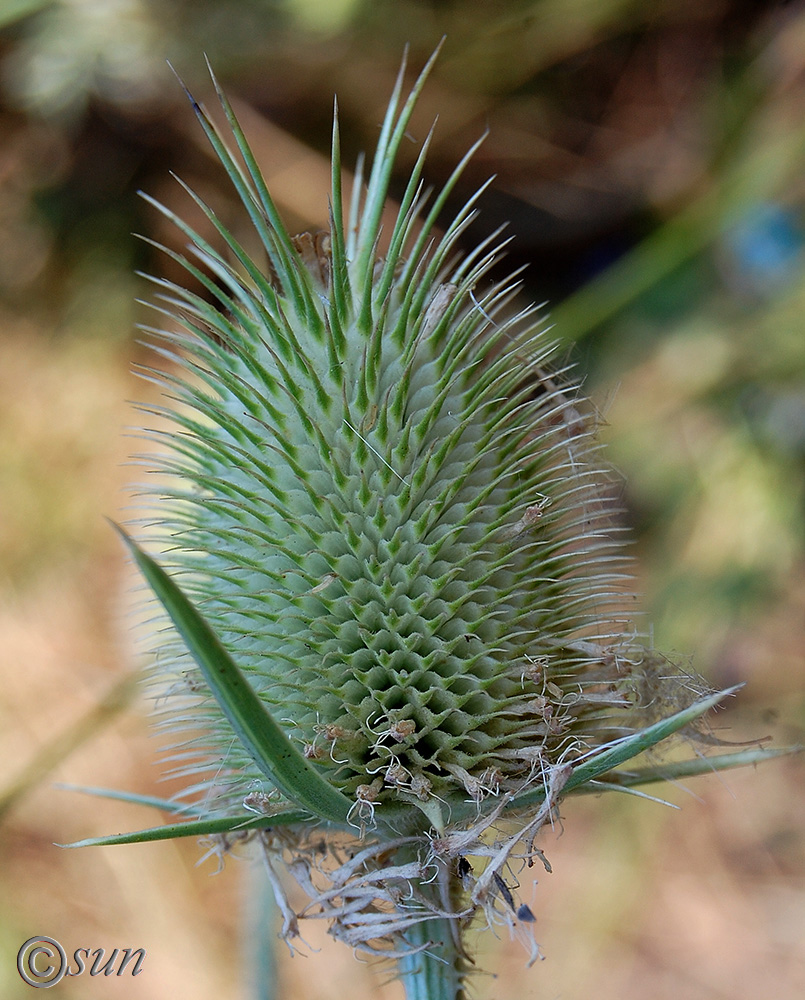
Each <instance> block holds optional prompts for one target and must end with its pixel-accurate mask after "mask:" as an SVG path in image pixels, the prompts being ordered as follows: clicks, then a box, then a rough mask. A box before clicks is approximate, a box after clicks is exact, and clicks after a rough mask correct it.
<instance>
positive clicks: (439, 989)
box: [398, 918, 465, 1000]
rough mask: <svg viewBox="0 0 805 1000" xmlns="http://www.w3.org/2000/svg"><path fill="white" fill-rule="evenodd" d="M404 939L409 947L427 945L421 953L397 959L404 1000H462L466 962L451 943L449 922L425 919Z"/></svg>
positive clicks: (457, 948) (439, 919)
mask: <svg viewBox="0 0 805 1000" xmlns="http://www.w3.org/2000/svg"><path fill="white" fill-rule="evenodd" d="M405 938H406V941H407V943H408V944H409V945H410V946H411V947H412V948H416V947H418V946H420V945H424V944H427V945H428V947H427V949H426V950H424V951H420V952H418V953H417V954H415V955H407V956H404V957H403V958H400V959H398V969H399V972H400V979H401V980H402V983H403V986H404V987H405V1000H462V998H463V997H464V988H463V982H464V972H463V970H464V968H465V960H464V958H463V955H462V953H461V949H460V948H459V947H458V946H457V944H456V942H455V941H454V940H453V935H452V933H451V928H450V921H449V920H447V919H446V918H434V919H433V920H424V921H423V922H422V923H421V924H415V925H414V926H413V927H412V928H411V929H410V930H408V931H407V932H406V935H405Z"/></svg>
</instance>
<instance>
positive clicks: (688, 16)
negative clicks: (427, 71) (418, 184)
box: [0, 0, 805, 692]
mask: <svg viewBox="0 0 805 1000" xmlns="http://www.w3.org/2000/svg"><path fill="white" fill-rule="evenodd" d="M0 28H3V30H2V32H0V73H2V77H1V79H2V92H0V101H1V103H0V132H1V133H2V138H3V141H2V153H0V176H2V177H3V185H4V197H3V200H2V205H0V233H1V234H2V239H0V300H2V302H3V303H4V308H5V309H6V310H7V312H8V314H9V315H27V316H29V317H35V318H36V320H37V322H39V323H41V325H42V328H43V329H47V330H48V331H51V332H50V333H49V335H51V336H53V335H54V333H53V331H55V336H61V337H69V338H89V339H90V340H91V339H93V338H96V339H103V340H106V339H107V338H113V339H114V338H116V339H118V340H119V341H120V342H121V343H125V342H127V340H128V338H130V337H133V333H132V330H133V326H134V322H135V320H136V319H137V318H139V315H140V314H139V313H137V312H136V311H135V307H134V305H133V303H134V300H135V298H136V296H137V294H139V293H140V292H141V288H140V285H139V284H138V281H137V279H136V278H135V277H134V271H135V269H136V268H144V269H146V270H148V271H151V272H156V273H160V274H161V273H164V271H165V268H166V267H167V262H166V261H165V260H164V259H162V258H160V256H159V255H158V254H156V253H154V252H153V251H152V250H151V249H150V248H149V247H148V246H147V245H145V244H142V243H139V242H138V241H136V240H135V239H134V238H133V237H132V236H131V233H132V232H133V231H136V232H140V233H142V234H144V235H145V236H148V237H150V238H154V239H158V240H163V241H169V240H171V239H174V238H175V237H174V236H173V235H171V234H169V233H166V232H163V231H162V229H161V228H160V224H159V223H158V221H157V219H156V217H155V215H153V214H152V213H151V212H150V211H149V210H148V209H147V206H146V205H145V204H144V203H143V202H142V201H141V200H140V199H138V197H137V194H136V192H137V190H138V189H139V188H143V189H146V190H148V191H149V192H151V193H154V194H156V195H157V196H158V197H160V198H161V199H163V200H166V201H168V202H171V203H173V202H172V200H173V199H179V198H180V194H179V191H178V188H177V187H176V186H175V185H173V186H172V185H171V183H170V181H169V179H168V171H169V170H174V171H176V172H177V173H178V174H179V175H180V176H182V177H183V178H184V179H185V180H187V181H188V182H190V183H191V184H192V185H193V186H194V187H195V188H196V189H197V190H200V191H201V192H202V193H203V194H204V196H205V197H207V198H208V199H209V200H211V201H212V202H213V203H214V204H215V205H216V206H217V207H219V208H220V209H221V211H223V212H224V213H226V212H227V211H228V209H229V207H230V204H229V201H228V197H229V196H228V194H227V193H226V191H225V185H224V184H223V180H222V178H221V177H220V176H219V175H218V173H217V172H216V170H215V168H214V165H213V163H212V161H211V159H210V158H209V156H208V154H207V153H206V151H205V150H204V147H203V142H202V141H200V139H199V137H198V136H197V135H196V134H195V132H194V131H193V128H194V125H193V122H192V121H191V117H192V116H191V115H190V113H189V109H188V107H187V104H186V102H185V99H184V96H183V94H182V92H181V88H180V87H179V86H178V84H177V83H176V81H175V79H174V77H173V76H172V75H171V73H170V70H169V69H168V67H167V61H168V60H170V62H171V63H172V64H173V65H174V66H175V67H176V69H177V71H178V72H179V73H180V75H181V76H182V77H183V79H184V80H185V81H186V82H187V83H188V85H189V86H190V87H191V89H193V90H194V92H197V93H198V94H199V96H201V97H202V98H203V97H204V95H209V93H210V85H209V80H208V77H207V75H206V69H205V66H204V59H203V54H204V53H206V54H207V55H208V57H209V59H210V61H211V63H212V64H213V65H214V67H215V70H216V73H217V74H218V75H219V77H220V79H221V81H222V83H223V85H224V87H225V88H226V89H227V91H228V92H229V93H230V94H232V95H233V96H235V97H239V98H240V100H241V102H242V106H244V107H246V106H247V107H248V108H249V109H251V111H252V112H253V113H255V115H256V116H257V117H255V121H256V122H258V123H263V124H264V125H265V127H266V128H267V129H268V131H267V132H266V135H265V137H264V139H263V140H261V142H259V143H258V145H259V146H260V147H261V150H262V152H263V154H264V156H265V161H266V166H267V173H268V174H269V180H270V181H271V178H272V170H273V171H274V172H275V173H276V175H277V177H281V175H282V170H283V169H284V170H286V172H287V171H288V170H290V171H291V175H292V182H294V183H295V184H296V189H297V194H298V197H296V198H295V199H294V201H293V205H292V206H286V207H287V208H288V211H290V212H291V213H292V214H293V215H294V219H296V218H297V217H298V221H299V228H300V229H301V228H304V227H305V226H306V225H315V224H316V221H317V220H319V219H321V218H322V215H323V209H324V207H325V206H326V202H325V191H324V190H323V189H322V190H319V191H318V193H317V194H314V195H312V196H311V197H310V199H308V200H307V201H306V200H305V199H306V198H307V195H306V193H305V191H303V178H304V176H306V173H305V171H306V170H307V168H308V167H310V168H311V169H313V168H314V167H316V165H317V164H318V165H320V160H321V156H322V155H326V151H327V145H328V138H329V116H330V111H331V101H332V94H333V92H337V93H338V96H339V107H340V115H341V121H342V129H343V147H344V151H345V160H346V162H351V161H354V158H355V156H356V155H357V153H358V152H359V151H360V150H361V149H365V148H369V147H371V146H372V145H373V143H374V138H375V135H376V129H377V125H378V121H379V114H380V109H381V108H382V106H383V103H384V101H385V98H386V95H387V93H388V90H389V88H390V86H391V81H392V79H393V76H394V74H395V73H396V70H397V67H398V64H399V60H400V57H401V53H402V51H403V48H404V46H405V45H406V44H410V48H411V55H410V60H411V62H412V64H414V65H416V66H418V65H420V64H421V63H422V62H423V61H424V58H425V57H426V55H427V54H429V52H430V51H431V50H432V49H433V47H434V46H435V44H436V42H437V41H438V39H439V38H440V37H441V35H442V34H446V35H447V39H448V40H447V44H446V47H445V50H444V55H443V57H442V59H441V61H440V64H439V66H438V67H437V73H436V78H435V81H434V82H433V84H432V85H431V87H430V88H429V91H428V93H426V95H425V101H424V104H425V110H424V112H423V114H421V116H420V118H419V119H418V125H417V128H418V132H417V136H416V138H417V139H421V138H422V137H423V136H424V133H425V130H426V128H427V127H428V125H429V124H430V121H429V120H428V118H429V117H430V118H431V119H432V118H433V117H434V116H435V115H436V114H437V113H438V115H439V116H440V122H439V126H438V129H437V133H436V139H435V142H434V146H433V150H432V155H431V157H430V168H429V169H430V175H431V177H432V179H433V180H434V182H436V183H438V182H439V180H443V179H444V176H445V174H446V173H447V171H448V170H450V169H451V167H452V165H453V164H454V163H455V162H456V160H457V159H458V158H459V157H460V155H461V154H462V153H463V151H464V150H465V149H466V147H467V146H468V145H469V144H470V143H471V141H472V140H474V139H475V138H476V137H477V135H478V134H479V133H480V132H482V131H483V130H484V129H485V128H486V127H487V126H488V127H489V129H490V136H489V138H488V139H487V142H486V143H485V145H484V147H483V149H482V151H481V153H480V155H479V156H478V157H477V159H476V161H475V164H474V166H473V167H472V168H471V170H470V171H469V174H468V177H467V181H466V185H467V186H465V188H464V189H463V190H462V192H460V195H461V194H463V195H464V196H466V195H467V194H468V193H469V191H470V187H471V185H472V184H477V183H479V182H480V181H482V180H483V179H485V178H486V176H488V175H489V174H490V173H495V174H496V175H497V179H496V181H495V183H494V185H493V187H492V189H491V190H490V192H489V193H488V194H487V195H486V196H485V198H484V199H483V202H482V213H481V215H480V217H479V219H478V220H477V222H476V223H475V224H474V226H473V227H472V229H471V231H470V232H469V233H468V236H467V239H468V241H469V240H473V239H477V238H479V237H482V236H484V235H486V234H488V233H489V232H491V231H492V230H494V229H495V228H496V227H497V226H498V225H499V224H501V223H502V222H504V221H507V220H508V221H509V222H510V225H509V229H508V232H509V234H512V235H514V236H515V240H514V242H513V244H512V247H511V248H510V250H509V257H508V260H507V262H506V264H507V266H509V267H517V266H519V265H521V264H525V263H527V264H528V265H529V267H528V269H527V271H526V272H525V274H524V279H523V280H524V285H525V292H526V293H527V294H528V295H529V296H530V297H532V298H536V299H537V300H539V301H542V300H547V301H548V302H549V304H550V306H549V308H550V310H551V313H552V317H551V318H552V321H554V322H555V323H556V328H555V334H556V336H557V337H558V338H559V339H560V340H561V341H562V342H563V344H565V345H566V350H567V356H568V358H570V359H572V360H573V361H574V362H575V363H576V364H577V366H578V367H577V370H579V371H580V372H581V373H582V376H583V378H584V380H585V388H586V390H588V391H589V392H590V393H591V395H592V396H593V398H594V399H595V401H596V403H597V406H598V407H599V410H600V414H599V419H600V421H601V425H602V433H603V435H604V436H605V437H606V438H607V439H608V440H609V443H610V446H611V448H610V457H611V458H612V459H613V460H614V463H615V465H616V467H617V468H618V470H619V474H620V475H622V476H623V481H624V484H625V485H624V486H623V493H624V503H625V506H626V509H627V517H628V518H629V519H630V520H631V522H632V523H633V526H634V528H635V531H636V534H637V537H638V542H639V548H640V551H639V555H640V560H639V566H640V572H641V578H640V582H639V587H640V588H641V589H645V590H647V592H648V599H649V600H648V612H649V616H648V617H649V620H651V621H653V622H654V628H655V635H656V639H657V643H658V645H660V646H662V647H665V648H671V649H680V650H691V651H693V652H694V653H696V654H697V661H696V662H697V666H698V667H699V668H700V669H702V670H704V671H706V672H709V673H710V675H711V676H712V677H713V679H714V681H715V682H716V683H718V684H725V683H731V682H734V681H736V680H741V679H744V678H746V677H747V676H749V675H750V674H756V675H758V676H767V677H768V678H769V684H770V685H771V686H772V687H773V688H777V689H779V690H780V691H781V692H782V691H785V690H789V691H791V690H800V689H801V685H802V680H803V678H802V657H801V652H800V643H801V639H802V618H803V615H802V610H803V609H802V605H803V603H804V602H805V559H803V534H804V533H805V532H804V531H803V510H804V509H805V503H803V501H804V500H805V485H804V479H803V465H804V463H803V456H804V454H805V379H804V378H803V376H805V331H804V330H803V309H804V308H805V284H804V283H803V277H804V276H805V257H804V255H803V225H805V222H804V221H803V202H804V201H805V189H803V182H802V176H803V172H802V164H803V162H805V127H804V126H803V124H802V123H803V121H805V114H803V110H805V109H804V108H803V104H805V90H804V89H803V80H804V79H805V7H804V6H803V3H802V2H797V0H794V2H790V3H774V2H764V3H752V2H749V0H696V2H693V0H660V2H656V3H655V2H652V3H648V2H645V0H513V2H505V0H474V2H458V0H444V2H437V0H337V2H336V0H50V2H44V0H42V2H37V0H13V2H10V3H9V2H8V0H6V6H5V7H4V8H3V10H2V14H0ZM261 127H262V126H261ZM247 130H248V127H247ZM286 139H287V140H293V141H296V142H297V143H302V144H304V145H298V144H297V145H295V146H293V149H294V150H296V152H295V153H294V154H293V157H295V159H294V158H293V157H292V158H291V160H290V161H289V162H287V163H285V164H284V166H283V165H282V164H277V163H275V162H274V159H272V157H275V156H277V155H278V153H277V150H278V148H279V144H280V140H282V142H285V140H286ZM300 150H301V152H300ZM414 150H415V146H414V145H413V144H412V145H411V151H412V152H411V155H413V152H414ZM401 170H402V171H403V172H404V170H405V165H404V164H403V165H402V167H401ZM282 176H284V175H282ZM280 182H281V181H278V183H280ZM176 204H181V206H182V207H183V209H184V208H186V203H185V202H180V201H178V200H177V201H176Z"/></svg>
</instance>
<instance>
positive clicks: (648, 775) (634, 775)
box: [574, 746, 803, 794]
mask: <svg viewBox="0 0 805 1000" xmlns="http://www.w3.org/2000/svg"><path fill="white" fill-rule="evenodd" d="M802 750H803V747H800V746H794V747H752V748H751V749H749V750H740V751H738V752H737V753H721V754H716V755H715V756H713V757H693V758H691V759H690V760H680V761H671V762H669V763H667V764H658V765H656V766H655V767H642V768H637V769H635V770H634V771H613V772H611V773H610V774H607V775H605V776H604V777H602V778H600V779H599V780H598V781H597V783H596V786H595V787H590V786H589V785H582V786H580V787H578V788H576V789H575V790H574V791H575V793H576V794H580V793H585V792H601V791H606V790H607V785H610V786H612V787H613V788H634V787H635V786H636V785H649V784H652V783H654V782H657V781H677V780H678V779H680V778H694V777H697V776H699V775H702V774H711V773H713V774H715V772H716V771H726V770H729V769H731V768H733V767H747V766H749V765H750V764H760V763H762V762H763V761H764V760H773V759H774V758H775V757H788V756H790V755H792V754H795V753H801V752H802Z"/></svg>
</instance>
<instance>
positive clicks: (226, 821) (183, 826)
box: [56, 810, 309, 847]
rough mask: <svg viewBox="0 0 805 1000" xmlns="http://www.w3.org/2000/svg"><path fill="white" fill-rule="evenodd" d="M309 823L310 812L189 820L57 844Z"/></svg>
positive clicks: (164, 837) (173, 836) (137, 840)
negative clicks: (307, 821)
mask: <svg viewBox="0 0 805 1000" xmlns="http://www.w3.org/2000/svg"><path fill="white" fill-rule="evenodd" d="M308 819H309V816H308V814H307V812H301V811H299V810H295V811H292V812H283V813H277V815H276V816H251V815H248V814H247V815H245V816H217V817H208V818H207V819H199V820H188V821H187V822H186V823H167V824H165V825H164V826H152V827H149V828H148V829H147V830H135V831H133V832H132V833H113V834H110V835H109V836H107V837H88V838H87V839H86V840H76V841H75V842H74V843H72V844H56V847H112V846H114V845H115V844H147V843H149V842H150V841H155V840H175V839H176V838H177V837H204V836H209V835H210V834H215V833H230V832H233V831H240V830H265V829H267V828H268V827H271V826H288V825H290V824H292V823H304V822H305V821H306V820H308Z"/></svg>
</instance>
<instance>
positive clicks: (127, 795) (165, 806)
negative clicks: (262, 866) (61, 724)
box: [55, 782, 207, 816]
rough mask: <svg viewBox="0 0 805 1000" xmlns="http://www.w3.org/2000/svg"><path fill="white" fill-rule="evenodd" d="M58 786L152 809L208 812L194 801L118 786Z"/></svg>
mask: <svg viewBox="0 0 805 1000" xmlns="http://www.w3.org/2000/svg"><path fill="white" fill-rule="evenodd" d="M55 787H56V788H60V789H61V790H62V791H65V792H82V793H83V794H84V795H97V796H98V798H100V799H115V800H116V801H118V802H130V803H131V804H132V805H135V806H149V807H150V808H151V809H161V810H162V811H163V812H168V813H174V814H177V815H181V814H182V813H186V814H188V815H195V816H204V815H206V814H207V810H205V809H204V808H203V807H202V806H199V805H196V804H194V803H192V802H172V801H171V800H170V799H160V798H157V797H156V796H154V795H138V794H137V792H121V791H118V790H117V789H116V788H96V787H94V786H92V785H70V784H64V783H62V782H57V783H56V785H55Z"/></svg>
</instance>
